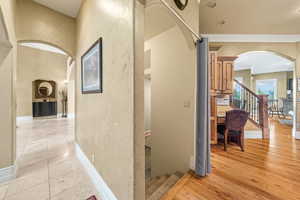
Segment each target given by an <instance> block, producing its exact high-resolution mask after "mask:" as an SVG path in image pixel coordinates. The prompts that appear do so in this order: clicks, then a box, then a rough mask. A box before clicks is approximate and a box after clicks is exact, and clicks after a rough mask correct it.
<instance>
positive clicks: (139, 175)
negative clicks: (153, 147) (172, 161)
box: [134, 0, 145, 200]
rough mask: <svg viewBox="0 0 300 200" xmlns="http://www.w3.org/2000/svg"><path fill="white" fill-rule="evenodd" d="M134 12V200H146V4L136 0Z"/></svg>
mask: <svg viewBox="0 0 300 200" xmlns="http://www.w3.org/2000/svg"><path fill="white" fill-rule="evenodd" d="M134 10H135V12H134V13H135V20H134V199H135V200H144V199H145V135H144V127H145V125H144V84H143V83H144V35H145V33H144V30H145V23H144V21H145V18H144V15H145V8H144V2H142V1H137V0H136V1H135V8H134Z"/></svg>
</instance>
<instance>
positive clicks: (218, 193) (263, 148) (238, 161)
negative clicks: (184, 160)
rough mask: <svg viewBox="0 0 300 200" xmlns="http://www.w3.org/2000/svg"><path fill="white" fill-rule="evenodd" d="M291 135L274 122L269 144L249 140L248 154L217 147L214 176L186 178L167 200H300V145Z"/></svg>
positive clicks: (259, 140)
mask: <svg viewBox="0 0 300 200" xmlns="http://www.w3.org/2000/svg"><path fill="white" fill-rule="evenodd" d="M291 132H292V131H291V127H288V126H286V125H281V124H279V123H278V122H277V121H272V122H271V137H270V140H262V139H248V140H246V142H245V145H246V147H245V148H246V149H245V152H241V151H240V149H239V148H238V147H235V146H230V147H229V149H228V151H227V152H224V151H223V146H214V147H213V149H212V166H213V170H212V173H211V174H210V175H209V176H208V177H206V178H196V177H195V176H194V175H193V174H192V173H189V174H186V175H185V176H184V178H182V179H181V180H180V182H178V183H177V184H176V186H175V187H174V188H173V189H172V190H170V191H169V193H168V194H167V195H166V196H165V198H164V200H221V199H222V200H223V199H225V200H300V141H296V140H294V139H293V138H292V136H291Z"/></svg>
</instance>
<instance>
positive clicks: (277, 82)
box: [232, 51, 296, 138]
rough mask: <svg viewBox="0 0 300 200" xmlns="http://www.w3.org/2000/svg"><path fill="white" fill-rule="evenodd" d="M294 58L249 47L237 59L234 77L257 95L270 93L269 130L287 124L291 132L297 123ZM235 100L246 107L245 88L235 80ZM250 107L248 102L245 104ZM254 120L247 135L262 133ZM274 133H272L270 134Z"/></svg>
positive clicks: (247, 127)
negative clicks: (244, 103)
mask: <svg viewBox="0 0 300 200" xmlns="http://www.w3.org/2000/svg"><path fill="white" fill-rule="evenodd" d="M294 77H295V62H294V60H293V59H291V58H289V57H288V56H283V55H281V54H278V53H276V52H272V51H248V52H245V53H242V54H240V55H239V56H238V58H237V59H236V60H235V63H234V78H235V79H236V80H237V81H238V82H240V83H242V84H243V85H244V86H246V87H247V88H248V89H249V90H251V91H252V92H254V93H255V94H257V95H268V113H269V122H270V130H271V131H270V133H271V134H274V133H275V131H274V128H275V127H276V126H277V125H280V126H283V127H287V128H288V129H289V130H290V133H291V134H292V128H293V127H294V125H295V113H296V112H295V99H296V96H295V94H296V91H295V78H294ZM232 98H233V102H235V104H237V106H238V107H239V106H240V107H241V106H242V107H243V102H245V101H246V100H244V99H243V98H244V97H243V90H242V87H241V86H239V84H235V86H234V93H233V95H232ZM245 107H247V106H245ZM255 130H259V129H258V128H257V127H255V126H253V125H252V124H251V122H249V123H247V126H246V128H245V131H246V133H247V131H248V132H249V134H248V135H249V136H248V138H259V137H260V136H261V134H260V133H259V132H255ZM271 137H272V136H271Z"/></svg>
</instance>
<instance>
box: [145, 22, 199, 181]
mask: <svg viewBox="0 0 300 200" xmlns="http://www.w3.org/2000/svg"><path fill="white" fill-rule="evenodd" d="M149 49H150V50H151V131H152V135H151V145H152V148H151V165H152V175H153V176H157V175H164V174H170V173H174V172H176V171H181V172H186V171H187V170H189V169H190V159H191V158H192V157H193V156H194V148H195V145H194V142H195V141H194V108H195V107H194V104H195V94H194V91H195V73H196V72H195V69H196V60H195V59H196V56H195V49H192V50H191V49H190V48H189V46H188V44H187V43H186V40H185V38H184V36H183V34H182V32H181V30H180V29H179V28H178V27H177V26H175V27H174V28H171V29H169V30H168V31H166V32H163V33H161V34H160V35H158V36H156V37H153V38H152V39H150V40H148V41H146V43H145V51H146V50H149ZM170 102H171V103H170Z"/></svg>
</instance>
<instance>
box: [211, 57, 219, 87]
mask: <svg viewBox="0 0 300 200" xmlns="http://www.w3.org/2000/svg"><path fill="white" fill-rule="evenodd" d="M218 74H219V73H218V70H217V52H214V51H211V52H209V77H210V90H211V92H212V93H215V92H216V91H217V90H218Z"/></svg>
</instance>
